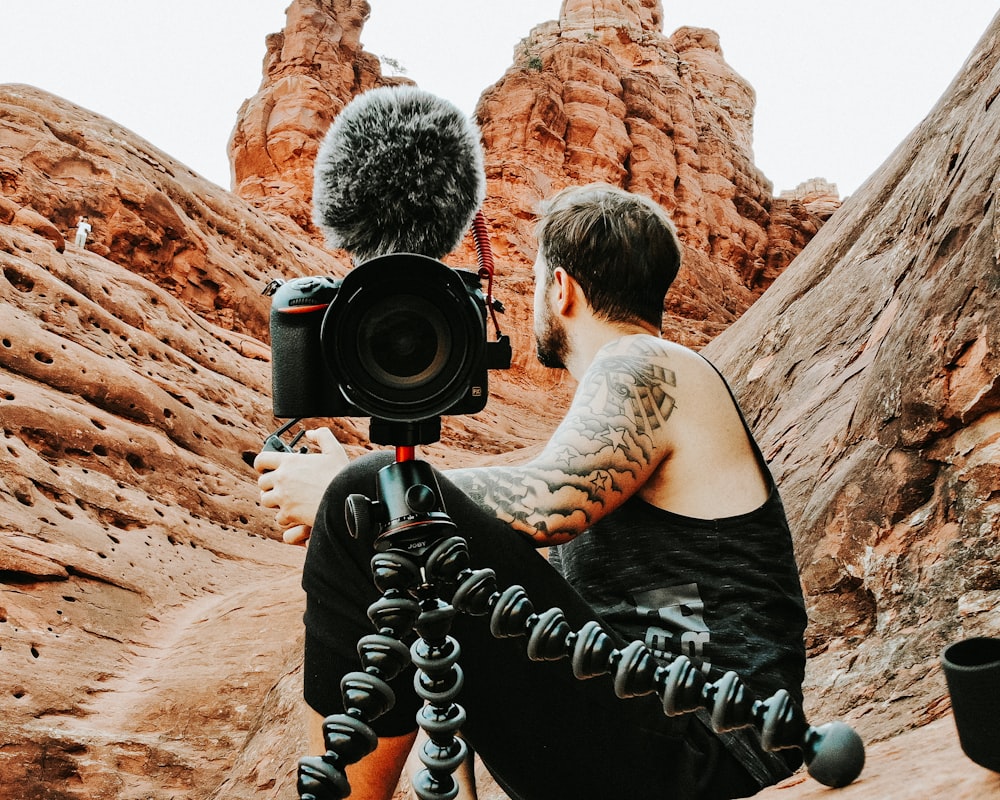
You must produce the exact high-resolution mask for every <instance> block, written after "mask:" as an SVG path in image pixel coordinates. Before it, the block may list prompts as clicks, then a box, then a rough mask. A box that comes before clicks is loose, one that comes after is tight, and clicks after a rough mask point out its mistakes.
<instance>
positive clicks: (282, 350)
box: [270, 253, 511, 423]
mask: <svg viewBox="0 0 1000 800" xmlns="http://www.w3.org/2000/svg"><path fill="white" fill-rule="evenodd" d="M486 316H487V298H486V297H485V296H484V294H483V292H482V289H481V286H480V278H479V274H478V273H476V272H471V271H469V270H461V269H454V268H452V267H448V266H446V265H445V264H443V263H441V262H440V261H438V260H436V259H433V258H429V257H427V256H422V255H417V254H413V253H392V254H390V255H385V256H379V257H377V258H373V259H371V260H370V261H366V262H365V263H363V264H360V265H359V266H357V267H355V268H354V269H353V270H351V271H350V272H349V273H348V274H347V276H346V277H344V278H343V279H335V278H329V277H307V278H295V279H293V280H290V281H287V282H285V283H283V284H281V285H280V286H279V287H278V288H277V289H276V291H275V292H274V294H273V296H272V298H271V318H270V325H271V353H272V356H271V361H272V390H273V394H272V402H273V406H274V415H275V417H278V418H296V419H302V418H306V417H372V418H375V419H379V420H385V421H387V422H403V423H410V422H421V421H423V420H429V419H432V418H434V417H439V416H442V415H455V414H474V413H476V412H477V411H481V410H482V409H483V408H484V407H485V405H486V400H487V398H488V395H489V392H488V381H487V372H488V370H490V369H506V368H508V367H510V360H511V348H510V342H509V340H508V339H507V338H506V337H499V338H498V340H497V341H494V342H488V341H487V335H486Z"/></svg>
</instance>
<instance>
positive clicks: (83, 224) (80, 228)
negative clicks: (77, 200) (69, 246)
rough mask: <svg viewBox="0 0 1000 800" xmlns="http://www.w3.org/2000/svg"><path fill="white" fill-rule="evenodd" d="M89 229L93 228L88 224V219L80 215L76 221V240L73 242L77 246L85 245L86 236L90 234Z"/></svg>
mask: <svg viewBox="0 0 1000 800" xmlns="http://www.w3.org/2000/svg"><path fill="white" fill-rule="evenodd" d="M91 230H93V228H92V227H91V225H90V220H88V219H87V218H86V217H85V216H84V217H80V219H79V220H78V221H77V223H76V240H75V242H74V243H75V244H76V246H77V247H86V246H87V237H88V236H89V235H90V232H91Z"/></svg>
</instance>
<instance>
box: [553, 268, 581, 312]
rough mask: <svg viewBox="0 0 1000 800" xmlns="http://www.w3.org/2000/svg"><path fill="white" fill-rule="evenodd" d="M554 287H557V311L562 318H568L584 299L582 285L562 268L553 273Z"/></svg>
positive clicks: (555, 298)
mask: <svg viewBox="0 0 1000 800" xmlns="http://www.w3.org/2000/svg"><path fill="white" fill-rule="evenodd" d="M552 285H553V286H554V287H555V297H554V300H555V306H556V311H558V312H559V314H561V315H562V316H568V315H569V314H571V313H572V312H573V310H574V309H575V307H576V304H577V303H578V302H580V299H581V297H582V292H581V290H580V284H579V283H577V282H576V279H575V278H574V277H573V276H572V275H570V274H569V273H568V272H567V271H566V270H564V269H563V268H562V267H556V268H555V269H554V270H553V271H552Z"/></svg>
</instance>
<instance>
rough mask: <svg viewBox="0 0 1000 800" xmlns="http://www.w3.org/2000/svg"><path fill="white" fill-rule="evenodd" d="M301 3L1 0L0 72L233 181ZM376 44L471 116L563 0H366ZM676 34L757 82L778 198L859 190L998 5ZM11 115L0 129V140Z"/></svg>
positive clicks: (794, 2)
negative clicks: (245, 106)
mask: <svg viewBox="0 0 1000 800" xmlns="http://www.w3.org/2000/svg"><path fill="white" fill-rule="evenodd" d="M289 2H290V0H169V2H150V0H85V1H83V2H81V1H80V0H0V36H2V44H0V83H29V84H32V85H34V86H37V87H39V88H42V89H45V90H47V91H50V92H52V93H54V94H57V95H60V96H62V97H64V98H66V99H68V100H71V101H72V102H74V103H77V104H78V105H81V106H84V107H86V108H89V109H91V110H92V111H96V112H98V113H101V114H103V115H105V116H107V117H110V118H112V119H113V120H115V121H116V122H118V123H119V124H121V125H124V126H125V127H127V128H130V129H131V130H133V131H134V132H136V133H138V134H139V135H140V136H143V137H144V138H146V139H148V140H149V141H150V142H152V143H153V144H154V145H156V146H157V147H159V148H160V149H161V150H164V151H166V152H167V153H169V154H170V155H171V156H173V157H174V158H176V159H178V160H180V161H181V162H183V163H184V164H186V165H187V166H189V167H191V168H192V169H194V170H195V171H196V172H198V173H200V174H201V175H203V176H204V177H206V178H209V179H210V180H213V181H215V182H216V183H218V184H219V185H221V186H224V187H229V185H230V181H229V162H228V157H227V154H226V144H227V141H228V138H229V134H230V132H231V131H232V128H233V124H234V122H235V120H236V113H237V110H238V109H239V106H240V104H241V103H242V102H243V100H245V99H246V98H248V97H250V96H252V95H253V94H255V93H256V91H257V89H258V87H259V85H260V80H261V64H262V61H263V56H264V52H265V46H264V37H265V36H266V35H267V34H268V33H271V32H275V31H279V30H281V29H282V28H283V27H284V22H285V15H284V11H285V8H286V7H287V6H288V3H289ZM370 2H371V6H372V15H371V19H370V20H369V22H368V23H367V24H366V26H365V29H364V33H363V36H362V41H363V43H364V46H365V49H366V50H368V51H369V52H371V53H374V54H375V55H378V56H388V57H390V58H392V59H394V60H395V61H397V62H399V63H400V64H401V65H402V66H403V67H404V68H405V69H406V74H407V75H408V76H409V77H410V78H413V79H414V80H415V81H417V83H418V84H419V85H420V86H421V87H423V88H424V89H427V90H428V91H432V92H434V93H436V94H439V95H441V96H442V97H446V98H448V99H450V100H451V101H453V102H454V103H456V104H457V105H458V106H459V107H460V108H462V109H463V110H466V111H468V112H470V113H471V111H472V109H473V107H474V106H475V103H476V100H477V99H478V97H479V94H480V92H481V91H482V90H483V89H485V88H486V87H487V86H489V85H490V84H492V83H494V82H495V81H496V80H498V79H499V78H500V77H501V76H502V75H503V73H504V71H505V70H506V69H507V67H508V66H510V64H511V62H512V60H513V51H514V46H515V45H516V44H517V42H518V41H519V40H520V39H521V38H523V37H524V36H527V35H528V33H529V32H530V30H531V28H532V27H533V26H534V25H536V24H538V23H540V22H543V21H545V20H549V19H556V18H557V17H558V15H559V9H560V7H561V0H493V1H492V2H485V1H482V0H370ZM663 6H664V16H665V24H664V29H665V32H666V33H667V34H670V33H672V32H673V31H674V30H676V29H677V28H679V27H681V26H683V25H695V26H702V27H708V28H712V29H714V30H716V31H718V33H719V35H720V39H721V43H722V49H723V52H724V54H725V57H726V61H727V62H728V63H729V64H730V66H731V67H733V69H735V70H736V71H737V72H738V73H739V74H741V75H742V76H743V77H744V78H746V79H747V80H748V81H749V82H750V83H751V85H752V86H753V87H754V88H755V90H756V91H757V109H756V116H755V123H754V153H755V160H756V163H757V166H758V167H760V169H761V170H762V171H763V172H764V174H765V175H766V176H767V177H768V178H770V179H771V181H772V182H773V183H774V185H775V192H778V191H780V190H782V189H790V188H793V187H794V186H796V185H797V184H798V183H800V182H802V181H804V180H808V179H809V178H813V177H823V178H826V179H827V180H829V181H831V182H833V183H836V184H837V186H838V188H839V190H840V194H841V196H846V195H848V194H850V193H851V192H853V191H854V190H856V189H857V187H858V186H859V185H860V184H861V183H862V182H863V181H864V180H865V179H866V178H867V177H868V176H869V175H871V174H872V173H873V172H874V171H875V170H876V169H877V168H878V167H879V165H881V164H882V162H883V161H885V159H886V158H887V157H888V156H889V154H890V153H891V152H892V151H893V149H894V148H895V147H896V146H897V145H898V144H899V143H900V142H901V141H902V140H903V139H904V138H905V137H906V135H907V134H908V133H909V132H910V131H911V130H912V129H913V127H914V126H915V125H916V124H917V123H919V122H920V120H922V119H923V118H924V117H925V116H926V115H927V113H928V112H929V111H930V110H931V108H932V107H933V106H934V104H935V103H936V102H937V100H938V99H939V98H940V97H941V95H942V93H943V92H944V90H945V89H946V88H947V86H948V85H949V84H950V83H951V81H952V79H953V78H954V77H955V75H956V74H957V73H958V71H959V70H960V69H961V67H962V64H963V63H964V62H965V60H966V58H967V57H968V56H969V54H970V53H971V52H972V48H973V47H974V46H975V44H976V42H977V41H978V40H979V38H980V37H981V36H982V34H983V33H984V32H985V30H986V28H987V26H988V25H989V23H990V21H991V20H992V18H993V16H994V14H995V13H996V12H997V8H998V6H997V3H996V2H995V0H950V2H943V1H940V2H932V1H931V0H832V1H831V2H805V1H804V0H756V2H751V0H688V2H686V3H677V2H672V0H664V2H663ZM2 135H3V131H2V120H0V137H2Z"/></svg>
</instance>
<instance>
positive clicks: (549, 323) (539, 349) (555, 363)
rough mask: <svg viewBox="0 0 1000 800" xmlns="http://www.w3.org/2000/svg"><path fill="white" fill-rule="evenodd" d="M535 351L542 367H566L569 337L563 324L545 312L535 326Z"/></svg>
mask: <svg viewBox="0 0 1000 800" xmlns="http://www.w3.org/2000/svg"><path fill="white" fill-rule="evenodd" d="M535 351H536V354H537V355H538V361H539V363H540V364H541V365H542V366H543V367H549V368H550V369H566V356H567V355H568V353H569V337H567V336H566V328H565V327H564V326H563V324H562V323H561V322H560V321H559V320H557V319H556V318H555V317H553V315H552V314H549V313H546V314H545V316H544V317H543V318H542V319H541V320H539V322H538V324H537V325H536V326H535Z"/></svg>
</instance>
